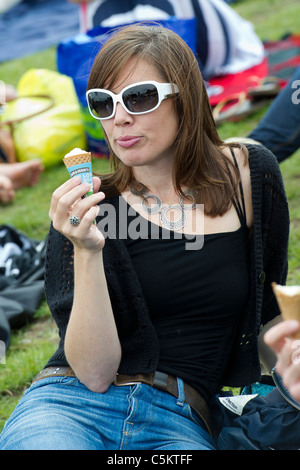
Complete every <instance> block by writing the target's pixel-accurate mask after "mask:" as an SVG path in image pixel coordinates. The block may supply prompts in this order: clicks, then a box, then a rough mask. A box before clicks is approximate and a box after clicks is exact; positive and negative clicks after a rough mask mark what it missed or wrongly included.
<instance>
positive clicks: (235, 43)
mask: <svg viewBox="0 0 300 470" xmlns="http://www.w3.org/2000/svg"><path fill="white" fill-rule="evenodd" d="M69 1H70V2H72V3H78V4H79V5H80V22H81V30H82V31H83V32H85V31H87V30H89V29H92V28H94V27H95V26H105V27H112V28H114V27H116V26H118V25H123V24H125V23H131V22H134V21H144V20H148V21H149V20H166V19H168V18H169V17H172V16H174V17H176V18H179V19H188V18H196V19H197V50H196V52H197V59H198V61H199V64H200V68H201V72H202V75H203V77H204V78H205V80H208V79H209V78H211V77H213V76H216V75H220V74H227V73H237V72H240V71H242V70H245V69H248V68H250V67H252V66H254V65H257V64H259V63H261V62H262V60H263V58H264V47H263V44H262V42H261V41H260V39H259V38H258V36H257V35H256V33H255V31H254V29H253V26H252V24H251V23H250V22H248V21H246V20H244V19H243V18H241V16H239V15H238V14H237V13H236V12H235V11H234V10H233V9H232V8H231V7H230V6H229V5H228V4H227V3H226V2H224V1H223V0H133V1H132V0H88V1H85V2H83V1H81V0H69Z"/></svg>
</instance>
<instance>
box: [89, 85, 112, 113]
mask: <svg viewBox="0 0 300 470" xmlns="http://www.w3.org/2000/svg"><path fill="white" fill-rule="evenodd" d="M88 100H89V105H90V108H91V111H92V113H93V115H94V116H95V117H97V118H101V119H103V118H107V117H109V116H111V115H112V113H113V107H114V104H113V100H112V97H111V96H110V95H109V94H107V93H103V92H100V91H94V92H92V93H90V94H89V97H88Z"/></svg>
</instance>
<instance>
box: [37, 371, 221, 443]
mask: <svg viewBox="0 0 300 470" xmlns="http://www.w3.org/2000/svg"><path fill="white" fill-rule="evenodd" d="M60 376H65V377H76V375H75V373H74V371H73V370H72V369H71V367H47V368H46V369H44V370H42V371H41V372H40V373H39V374H38V375H37V376H36V377H35V378H34V379H33V382H32V383H35V382H37V381H38V380H41V379H44V378H46V377H60ZM137 383H143V384H146V385H150V386H151V387H153V388H157V389H158V390H162V391H164V392H167V393H170V394H171V395H173V396H174V397H176V398H178V397H179V392H178V385H177V379H176V377H173V376H172V375H168V374H165V373H164V372H159V371H156V372H153V373H152V374H137V375H123V374H117V375H116V378H115V380H114V382H113V385H115V386H117V387H121V386H124V385H135V384H137ZM184 395H185V402H186V403H187V404H188V405H190V406H191V407H192V408H193V410H194V411H195V412H196V413H197V414H198V415H199V416H200V418H201V419H202V421H203V423H204V424H205V426H206V428H207V430H208V432H209V433H210V434H212V428H211V417H210V411H209V408H208V405H207V403H206V401H205V400H204V398H203V397H202V396H201V395H200V393H199V392H197V390H195V389H194V388H193V387H191V386H190V385H189V384H187V383H185V382H184Z"/></svg>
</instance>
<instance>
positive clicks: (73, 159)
mask: <svg viewBox="0 0 300 470" xmlns="http://www.w3.org/2000/svg"><path fill="white" fill-rule="evenodd" d="M63 161H64V164H65V166H66V168H67V170H68V172H69V175H70V177H71V178H73V177H74V176H80V178H81V181H82V182H83V183H89V185H90V190H89V191H88V192H87V193H86V195H87V196H90V195H91V194H93V173H92V155H91V153H90V152H85V151H84V150H81V149H78V148H75V149H73V150H72V151H71V152H69V153H67V155H65V156H64V158H63Z"/></svg>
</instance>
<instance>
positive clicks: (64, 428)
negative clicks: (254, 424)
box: [0, 377, 215, 450]
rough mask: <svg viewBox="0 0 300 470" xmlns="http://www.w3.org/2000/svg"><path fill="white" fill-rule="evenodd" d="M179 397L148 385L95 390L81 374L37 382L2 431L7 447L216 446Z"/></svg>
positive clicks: (0, 438) (3, 446)
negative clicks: (82, 381)
mask: <svg viewBox="0 0 300 470" xmlns="http://www.w3.org/2000/svg"><path fill="white" fill-rule="evenodd" d="M178 386H179V391H180V394H179V398H178V399H177V398H175V397H173V396H172V395H170V394H169V393H167V392H163V391H160V390H157V389H154V388H152V387H150V386H149V385H145V384H135V385H128V386H127V385H126V386H121V387H116V386H114V385H111V386H110V387H109V389H108V390H107V392H105V393H103V394H102V393H95V392H91V391H90V390H89V389H88V388H86V387H85V385H83V384H82V383H81V382H80V381H79V380H78V379H76V378H72V377H49V378H44V379H41V380H39V381H37V382H36V383H35V384H33V385H31V387H30V388H29V389H28V390H27V391H26V392H25V394H24V396H23V398H22V399H21V400H20V402H19V404H18V405H17V407H16V408H15V410H14V412H13V413H12V415H11V416H10V418H9V420H8V421H7V423H6V425H5V427H4V429H3V431H2V434H1V436H0V449H2V450H5V449H7V450H8V449H9V450H97V449H98V450H184V449H186V450H213V449H214V448H215V447H214V443H213V440H212V438H211V437H210V435H209V434H208V433H207V432H206V430H205V429H203V427H202V426H201V424H200V423H201V420H200V419H199V418H198V416H197V415H196V414H195V413H194V412H193V411H192V410H191V408H190V406H189V405H187V404H186V403H184V391H183V382H182V380H181V379H178Z"/></svg>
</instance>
